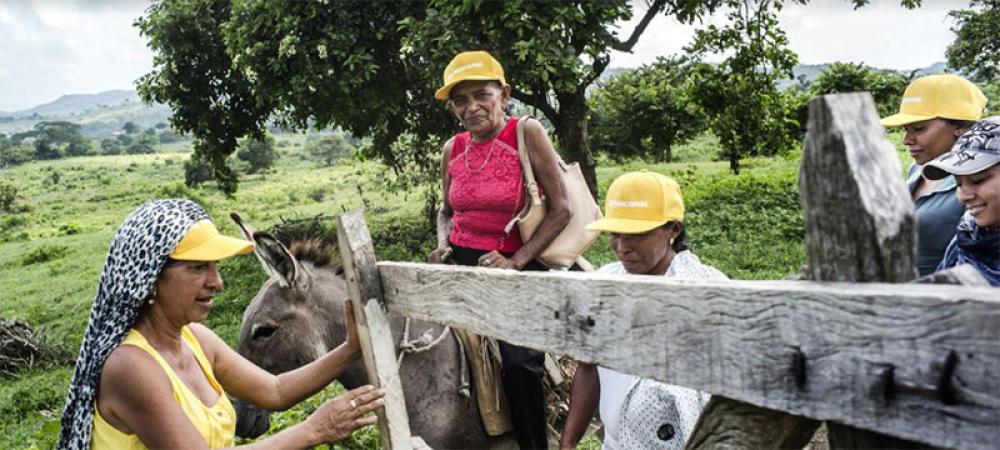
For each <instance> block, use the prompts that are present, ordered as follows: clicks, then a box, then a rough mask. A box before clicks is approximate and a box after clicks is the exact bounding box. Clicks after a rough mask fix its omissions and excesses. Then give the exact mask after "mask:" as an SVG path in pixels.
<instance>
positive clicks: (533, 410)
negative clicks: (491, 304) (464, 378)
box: [451, 244, 548, 449]
mask: <svg viewBox="0 0 1000 450" xmlns="http://www.w3.org/2000/svg"><path fill="white" fill-rule="evenodd" d="M452 251H453V253H452V256H451V258H452V259H453V260H454V261H455V263H456V264H459V265H462V266H478V265H479V257H480V256H482V255H483V254H485V253H488V252H486V251H483V250H476V249H471V248H465V247H458V246H456V245H454V244H452ZM504 256H506V257H508V258H509V257H510V256H511V255H510V254H504ZM524 270H536V271H542V270H548V269H546V268H545V266H543V265H542V264H540V263H539V262H538V261H532V262H531V263H529V264H528V265H527V266H525V267H524ZM497 343H498V344H499V345H500V357H501V358H502V359H503V389H504V394H505V395H506V396H507V403H508V404H509V405H510V416H511V419H513V421H514V437H516V438H517V444H518V445H519V446H520V447H521V448H524V449H546V448H548V437H547V435H546V423H545V388H544V386H542V377H543V376H544V375H545V354H544V353H542V352H539V351H536V350H532V349H530V348H524V347H518V346H516V345H512V344H508V343H506V342H504V341H499V340H498V341H497Z"/></svg>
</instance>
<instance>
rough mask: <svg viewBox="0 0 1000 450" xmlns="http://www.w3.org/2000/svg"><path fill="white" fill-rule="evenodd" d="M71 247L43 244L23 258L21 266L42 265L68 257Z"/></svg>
mask: <svg viewBox="0 0 1000 450" xmlns="http://www.w3.org/2000/svg"><path fill="white" fill-rule="evenodd" d="M68 252H69V247H66V246H65V245H55V244H42V245H40V246H38V247H35V249H34V250H31V251H29V252H27V253H25V254H24V255H23V256H21V265H22V266H29V265H32V264H40V263H44V262H48V261H52V260H55V259H59V258H62V257H63V256H66V253H68Z"/></svg>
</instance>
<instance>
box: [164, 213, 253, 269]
mask: <svg viewBox="0 0 1000 450" xmlns="http://www.w3.org/2000/svg"><path fill="white" fill-rule="evenodd" d="M251 250H253V242H250V241H245V240H243V239H236V238H232V237H229V236H224V235H222V234H220V233H219V230H217V229H216V228H215V224H213V223H212V221H211V220H208V219H202V220H199V221H197V222H195V223H194V225H191V228H189V229H188V231H187V233H186V234H185V235H184V238H182V239H181V242H180V243H178V244H177V248H175V249H174V251H173V253H171V254H170V257H171V258H173V259H177V260H182V261H218V260H220V259H226V258H228V257H230V256H233V255H241V254H243V253H247V252H249V251H251Z"/></svg>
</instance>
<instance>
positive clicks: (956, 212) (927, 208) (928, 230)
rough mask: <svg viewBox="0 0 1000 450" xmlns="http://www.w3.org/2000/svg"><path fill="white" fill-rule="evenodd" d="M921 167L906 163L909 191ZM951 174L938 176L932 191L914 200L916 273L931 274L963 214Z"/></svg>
mask: <svg viewBox="0 0 1000 450" xmlns="http://www.w3.org/2000/svg"><path fill="white" fill-rule="evenodd" d="M920 174H921V166H918V165H916V164H913V165H911V166H910V174H909V176H908V177H907V180H906V184H907V185H908V186H909V188H910V194H911V195H912V194H913V191H914V190H915V189H916V188H917V181H918V180H920ZM955 189H956V185H955V177H953V176H951V175H948V177H947V178H943V179H941V181H939V182H938V185H937V186H935V187H934V191H933V192H931V193H930V194H928V195H925V196H923V197H920V198H919V199H917V201H916V203H914V205H915V206H916V208H917V270H919V271H920V276H924V275H927V274H930V273H933V272H934V270H935V269H937V266H938V263H940V262H941V258H943V257H944V251H945V249H947V248H948V243H949V242H951V238H953V237H955V229H956V228H957V227H958V220H959V219H961V218H962V214H964V213H965V206H964V205H962V204H961V203H959V202H958V198H956V197H955Z"/></svg>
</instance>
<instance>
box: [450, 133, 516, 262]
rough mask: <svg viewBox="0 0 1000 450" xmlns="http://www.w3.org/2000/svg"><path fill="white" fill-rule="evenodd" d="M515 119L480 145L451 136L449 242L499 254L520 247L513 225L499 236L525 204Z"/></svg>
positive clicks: (467, 137) (464, 136)
mask: <svg viewBox="0 0 1000 450" xmlns="http://www.w3.org/2000/svg"><path fill="white" fill-rule="evenodd" d="M517 121H518V119H517V118H516V117H511V118H510V119H509V120H508V121H507V125H505V126H504V128H503V130H501V131H500V133H499V134H497V135H496V136H494V137H493V138H492V139H490V140H488V141H485V142H473V141H472V138H471V136H470V135H469V132H464V133H459V134H457V135H455V138H454V141H453V143H452V148H451V155H450V160H449V161H448V175H449V176H450V177H451V189H449V191H448V203H449V204H450V205H451V208H452V210H453V211H454V215H453V216H452V222H453V227H452V230H451V236H450V237H449V240H450V241H451V243H452V244H454V245H458V246H461V247H467V248H474V249H478V250H487V251H488V250H499V251H500V252H503V253H512V252H515V251H517V250H518V249H519V248H521V245H522V242H521V234H520V232H519V231H518V229H517V227H516V226H515V227H514V228H512V229H511V231H510V234H507V233H505V232H504V227H505V226H506V225H507V222H509V221H510V220H511V219H512V218H513V217H514V215H515V214H517V213H518V212H519V211H521V208H523V207H524V202H525V199H524V180H523V176H522V173H521V172H522V170H521V161H520V159H519V157H518V154H517Z"/></svg>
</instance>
